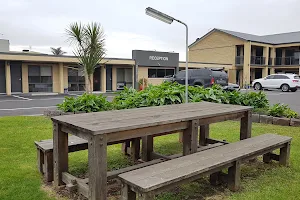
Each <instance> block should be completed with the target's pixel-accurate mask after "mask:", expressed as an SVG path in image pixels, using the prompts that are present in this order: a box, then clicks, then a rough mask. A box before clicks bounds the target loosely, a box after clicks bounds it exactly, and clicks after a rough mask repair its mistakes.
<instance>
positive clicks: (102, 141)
mask: <svg viewBox="0 0 300 200" xmlns="http://www.w3.org/2000/svg"><path fill="white" fill-rule="evenodd" d="M88 162H89V199H90V200H105V199H106V196H107V184H106V183H107V137H106V135H98V136H92V137H91V138H90V140H89V150H88Z"/></svg>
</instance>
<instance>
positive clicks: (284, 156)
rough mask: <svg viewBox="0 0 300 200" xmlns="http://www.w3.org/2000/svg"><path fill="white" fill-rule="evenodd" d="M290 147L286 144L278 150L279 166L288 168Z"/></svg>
mask: <svg viewBox="0 0 300 200" xmlns="http://www.w3.org/2000/svg"><path fill="white" fill-rule="evenodd" d="M290 146H291V143H290V142H288V143H287V144H286V145H285V146H284V147H282V148H281V149H280V155H279V164H280V165H283V166H289V160H290Z"/></svg>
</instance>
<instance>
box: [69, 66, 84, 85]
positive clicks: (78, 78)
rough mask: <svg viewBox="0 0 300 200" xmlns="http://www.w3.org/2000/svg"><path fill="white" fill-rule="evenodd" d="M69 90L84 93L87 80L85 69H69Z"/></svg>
mask: <svg viewBox="0 0 300 200" xmlns="http://www.w3.org/2000/svg"><path fill="white" fill-rule="evenodd" d="M68 90H69V91H84V90H85V78H84V72H83V69H82V68H80V67H70V68H68Z"/></svg>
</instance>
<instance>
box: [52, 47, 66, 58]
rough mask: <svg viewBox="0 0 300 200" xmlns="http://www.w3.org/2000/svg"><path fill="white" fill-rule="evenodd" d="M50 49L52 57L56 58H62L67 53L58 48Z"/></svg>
mask: <svg viewBox="0 0 300 200" xmlns="http://www.w3.org/2000/svg"><path fill="white" fill-rule="evenodd" d="M50 49H51V52H52V53H53V55H57V56H62V55H64V54H66V53H67V52H65V51H63V50H62V49H61V47H58V48H54V47H50Z"/></svg>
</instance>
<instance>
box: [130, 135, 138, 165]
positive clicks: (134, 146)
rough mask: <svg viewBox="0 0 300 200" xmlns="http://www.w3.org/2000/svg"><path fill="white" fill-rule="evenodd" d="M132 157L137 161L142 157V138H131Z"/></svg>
mask: <svg viewBox="0 0 300 200" xmlns="http://www.w3.org/2000/svg"><path fill="white" fill-rule="evenodd" d="M130 156H131V159H132V160H133V161H134V162H135V161H137V160H138V159H139V158H140V138H134V139H132V140H131V152H130Z"/></svg>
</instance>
